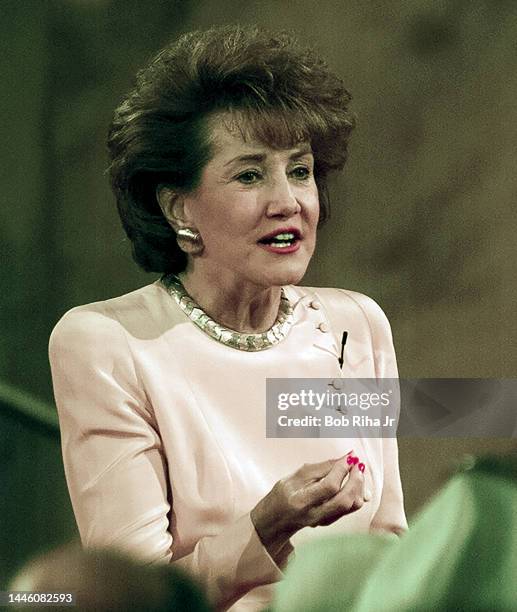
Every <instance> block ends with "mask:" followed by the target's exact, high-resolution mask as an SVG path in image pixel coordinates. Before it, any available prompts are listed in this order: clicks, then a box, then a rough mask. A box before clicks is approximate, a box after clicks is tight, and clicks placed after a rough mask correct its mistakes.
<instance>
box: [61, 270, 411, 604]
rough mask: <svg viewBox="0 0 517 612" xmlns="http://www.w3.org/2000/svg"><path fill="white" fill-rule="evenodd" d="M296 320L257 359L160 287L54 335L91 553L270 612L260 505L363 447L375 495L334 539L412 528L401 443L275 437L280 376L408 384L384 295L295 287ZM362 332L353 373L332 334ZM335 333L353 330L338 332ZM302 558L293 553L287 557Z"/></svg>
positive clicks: (100, 307) (270, 571)
mask: <svg viewBox="0 0 517 612" xmlns="http://www.w3.org/2000/svg"><path fill="white" fill-rule="evenodd" d="M285 291H286V293H287V296H288V297H289V299H290V301H291V303H292V304H293V305H294V324H293V326H292V328H291V330H290V333H289V335H288V336H287V338H285V339H284V340H283V341H282V342H280V343H279V344H277V345H276V346H274V347H272V348H269V349H267V350H264V351H259V352H251V353H249V352H243V351H239V350H236V349H233V348H230V347H227V346H225V345H222V344H220V343H218V342H216V341H214V340H213V339H211V338H210V337H209V336H207V335H206V334H204V333H203V332H202V331H201V330H200V329H198V328H197V327H196V326H195V325H194V324H193V323H192V322H191V321H190V320H189V319H188V318H187V317H186V316H185V314H184V313H183V312H182V311H181V310H180V309H179V307H178V306H177V305H176V303H175V301H174V300H173V299H172V298H171V296H170V295H169V294H168V293H167V291H166V290H165V289H164V288H163V286H162V285H161V284H160V282H159V281H156V282H154V283H152V284H150V285H147V286H146V287H143V288H141V289H138V290H136V291H133V292H131V293H128V294H126V295H123V296H121V297H117V298H113V299H110V300H107V301H104V302H96V303H94V304H89V305H85V306H79V307H77V308H73V309H72V310H70V311H69V312H67V313H66V314H65V315H64V316H63V317H62V319H61V320H60V321H59V322H58V324H57V325H56V327H55V328H54V331H53V332H52V336H51V339H50V349H49V351H50V363H51V368H52V378H53V384H54V394H55V399H56V405H57V408H58V414H59V421H60V426H61V436H62V451H63V460H64V467H65V474H66V478H67V483H68V488H69V491H70V497H71V500H72V505H73V509H74V513H75V517H76V520H77V524H78V527H79V532H80V535H81V540H82V542H83V545H84V546H86V547H91V546H114V547H117V548H119V549H122V550H125V551H127V552H130V553H132V554H133V555H135V556H137V557H139V558H142V559H145V560H147V561H149V562H152V563H160V562H164V563H174V564H175V565H177V566H180V567H182V568H184V569H186V570H188V571H189V572H191V573H192V574H194V575H195V576H196V577H197V578H198V579H199V580H200V581H201V582H202V583H203V584H204V586H205V587H206V588H207V591H208V594H209V596H210V598H211V599H212V601H213V602H214V603H215V604H216V606H217V607H218V608H219V609H228V608H229V607H231V609H232V610H259V609H262V608H263V607H264V606H266V605H267V604H268V603H269V602H270V600H271V597H272V592H273V585H274V582H276V581H278V580H279V579H281V577H282V575H283V573H282V567H283V563H280V562H279V563H280V565H281V566H282V567H279V566H278V565H277V564H276V563H275V561H274V560H273V559H272V558H271V557H270V556H269V554H268V553H267V551H266V550H265V548H264V547H263V546H262V544H261V542H260V540H259V538H258V536H257V534H256V532H255V529H254V527H253V524H252V522H251V519H250V514H249V513H250V510H251V509H252V508H253V507H254V506H255V504H256V503H257V501H258V500H259V499H260V498H261V497H263V496H264V495H265V494H266V493H268V491H269V490H270V489H271V487H272V486H273V484H274V483H275V482H276V481H277V480H279V479H280V478H283V477H285V476H286V475H288V474H290V473H292V472H293V471H295V470H296V469H298V468H299V467H300V466H301V465H302V464H303V463H312V462H316V461H323V460H326V459H330V458H335V457H339V456H340V455H343V454H345V453H346V452H348V451H349V450H350V449H352V448H353V449H354V451H355V454H356V455H358V456H359V457H360V459H361V461H363V462H364V463H365V464H366V466H367V467H366V471H365V478H366V483H367V486H368V487H369V488H370V489H371V491H372V493H373V497H372V500H371V501H370V502H368V503H366V504H365V505H364V506H363V507H362V508H361V509H360V510H358V511H356V512H354V513H352V514H350V515H348V516H345V517H343V518H341V519H340V520H339V521H337V522H336V523H334V524H333V525H331V526H329V527H320V528H316V529H304V530H302V531H301V532H299V533H297V534H296V535H295V536H294V537H293V538H292V540H291V541H292V543H293V544H294V546H295V547H296V545H297V544H298V543H299V542H301V541H302V540H304V539H305V538H307V537H313V536H314V535H316V534H325V533H329V532H331V531H340V532H366V531H369V530H374V529H375V530H386V531H398V530H402V529H405V528H406V527H407V523H406V518H405V515H404V509H403V499H402V489H401V484H400V477H399V471H398V453H397V444H396V441H395V440H394V439H379V438H363V439H353V440H350V439H340V438H336V439H334V438H331V439H324V438H322V439H312V438H290V439H273V438H266V436H265V404H266V402H265V395H266V378H268V377H285V378H289V377H295V378H304V377H308V378H309V377H310V378H318V377H320V378H333V377H338V378H339V377H358V378H368V377H375V378H396V376H397V368H396V361H395V354H394V349H393V343H392V338H391V332H390V328H389V324H388V321H387V319H386V317H385V315H384V313H383V312H382V310H381V309H380V308H379V306H378V305H377V304H376V303H375V302H374V301H373V300H371V299H370V298H368V297H366V296H364V295H361V294H358V293H355V292H352V291H345V290H340V289H310V288H304V287H294V286H289V287H286V288H285ZM323 322H325V323H327V326H329V327H330V326H331V325H333V326H334V331H337V332H339V333H340V332H341V331H342V330H345V329H346V330H348V332H349V338H348V343H347V346H346V349H345V364H344V366H343V370H342V371H341V370H340V369H339V365H338V361H337V357H338V347H337V345H336V338H335V336H334V334H333V333H332V329H330V330H329V329H328V328H327V327H326V326H325V325H321V323H323ZM336 326H338V327H340V329H339V330H336V329H335V328H336ZM288 552H289V550H287V549H286V553H288Z"/></svg>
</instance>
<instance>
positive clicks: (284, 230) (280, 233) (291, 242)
mask: <svg viewBox="0 0 517 612" xmlns="http://www.w3.org/2000/svg"><path fill="white" fill-rule="evenodd" d="M301 239H302V233H301V232H300V230H299V229H298V228H297V227H280V228H278V229H277V230H275V231H273V232H270V233H269V234H266V235H265V236H263V237H262V238H261V239H260V240H259V241H258V244H259V245H260V247H261V248H263V249H265V250H266V251H269V252H270V253H275V254H277V255H287V254H289V253H294V252H296V251H297V250H298V249H299V247H300V240H301Z"/></svg>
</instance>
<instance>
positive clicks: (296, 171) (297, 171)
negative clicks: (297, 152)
mask: <svg viewBox="0 0 517 612" xmlns="http://www.w3.org/2000/svg"><path fill="white" fill-rule="evenodd" d="M291 174H292V176H294V178H295V179H298V180H302V181H304V180H306V179H308V178H309V177H310V176H311V171H310V169H309V168H307V166H296V168H293V169H292V170H291Z"/></svg>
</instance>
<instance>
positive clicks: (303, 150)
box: [224, 145, 312, 166]
mask: <svg viewBox="0 0 517 612" xmlns="http://www.w3.org/2000/svg"><path fill="white" fill-rule="evenodd" d="M309 154H311V155H312V149H311V147H310V145H305V146H303V147H300V148H299V149H296V150H295V151H294V152H293V153H292V154H291V155H289V160H293V159H298V158H299V157H303V156H304V155H309ZM266 157H267V155H266V153H254V154H251V155H239V156H238V157H234V158H233V159H230V161H228V162H226V163H225V164H224V165H225V166H229V165H230V164H233V163H234V162H256V163H261V162H263V161H264V160H265V159H266Z"/></svg>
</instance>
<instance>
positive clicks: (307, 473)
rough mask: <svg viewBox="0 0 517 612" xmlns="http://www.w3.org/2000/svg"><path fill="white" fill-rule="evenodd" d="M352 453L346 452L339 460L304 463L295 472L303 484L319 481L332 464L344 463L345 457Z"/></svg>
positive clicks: (330, 468)
mask: <svg viewBox="0 0 517 612" xmlns="http://www.w3.org/2000/svg"><path fill="white" fill-rule="evenodd" d="M353 452H354V451H350V452H348V453H347V454H346V455H344V457H340V458H339V459H327V461H320V462H319V463H304V464H303V465H302V467H301V468H299V469H298V470H297V472H296V474H297V475H298V476H300V477H301V478H302V479H303V480H304V482H310V481H311V480H319V479H320V478H324V477H325V476H326V475H327V474H328V473H329V472H330V471H331V470H332V468H333V467H334V464H335V463H336V462H339V461H344V462H345V463H346V457H347V456H348V455H350V454H351V453H353Z"/></svg>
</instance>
